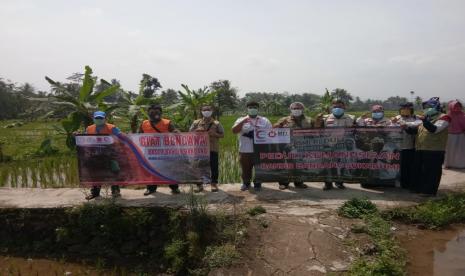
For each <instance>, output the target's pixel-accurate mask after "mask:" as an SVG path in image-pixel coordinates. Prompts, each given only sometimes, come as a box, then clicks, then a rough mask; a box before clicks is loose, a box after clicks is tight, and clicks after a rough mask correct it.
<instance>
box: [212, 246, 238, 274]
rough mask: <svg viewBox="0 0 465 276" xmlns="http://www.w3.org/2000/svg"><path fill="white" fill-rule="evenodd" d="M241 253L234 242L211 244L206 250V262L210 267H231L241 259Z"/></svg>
mask: <svg viewBox="0 0 465 276" xmlns="http://www.w3.org/2000/svg"><path fill="white" fill-rule="evenodd" d="M240 258H241V254H240V253H239V252H238V251H237V248H236V246H235V245H233V244H229V243H228V244H224V245H219V246H209V247H207V249H206V250H205V257H204V259H203V260H204V262H205V263H207V264H208V266H209V268H211V269H213V268H217V267H229V266H231V265H233V264H235V263H237V262H238V260H240Z"/></svg>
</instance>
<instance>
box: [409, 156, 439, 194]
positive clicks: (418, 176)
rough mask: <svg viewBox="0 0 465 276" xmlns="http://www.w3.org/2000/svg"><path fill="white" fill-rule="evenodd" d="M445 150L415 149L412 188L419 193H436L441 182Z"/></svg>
mask: <svg viewBox="0 0 465 276" xmlns="http://www.w3.org/2000/svg"><path fill="white" fill-rule="evenodd" d="M444 156H445V152H444V151H429V150H417V151H415V157H414V158H415V160H414V169H413V174H412V180H411V184H412V186H411V190H412V191H414V192H417V193H423V194H430V195H436V193H437V192H438V188H439V183H440V182H441V176H442V163H444Z"/></svg>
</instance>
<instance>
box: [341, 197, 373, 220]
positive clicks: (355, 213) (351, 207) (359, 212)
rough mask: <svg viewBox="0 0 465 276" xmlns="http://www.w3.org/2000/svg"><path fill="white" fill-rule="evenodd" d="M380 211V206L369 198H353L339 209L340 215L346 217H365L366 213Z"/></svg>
mask: <svg viewBox="0 0 465 276" xmlns="http://www.w3.org/2000/svg"><path fill="white" fill-rule="evenodd" d="M377 212H378V208H376V205H375V204H373V203H372V202H371V201H369V200H368V199H363V198H352V199H351V200H349V201H346V202H344V204H342V206H341V207H339V209H338V213H339V215H340V216H343V217H346V218H363V217H364V216H365V215H370V214H374V213H377Z"/></svg>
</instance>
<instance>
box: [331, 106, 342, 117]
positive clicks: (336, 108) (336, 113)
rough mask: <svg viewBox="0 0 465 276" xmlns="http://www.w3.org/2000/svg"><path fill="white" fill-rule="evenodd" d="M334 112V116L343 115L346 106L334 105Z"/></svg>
mask: <svg viewBox="0 0 465 276" xmlns="http://www.w3.org/2000/svg"><path fill="white" fill-rule="evenodd" d="M332 112H333V115H334V116H336V117H341V116H342V115H344V108H340V107H334V108H333V110H332Z"/></svg>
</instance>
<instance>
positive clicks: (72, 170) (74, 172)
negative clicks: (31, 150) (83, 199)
mask: <svg viewBox="0 0 465 276" xmlns="http://www.w3.org/2000/svg"><path fill="white" fill-rule="evenodd" d="M78 186H79V177H78V169H77V159H76V158H75V157H74V156H69V155H60V156H53V157H47V158H41V159H31V160H22V161H12V162H9V163H5V164H1V165H0V187H11V188H62V187H78Z"/></svg>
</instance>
